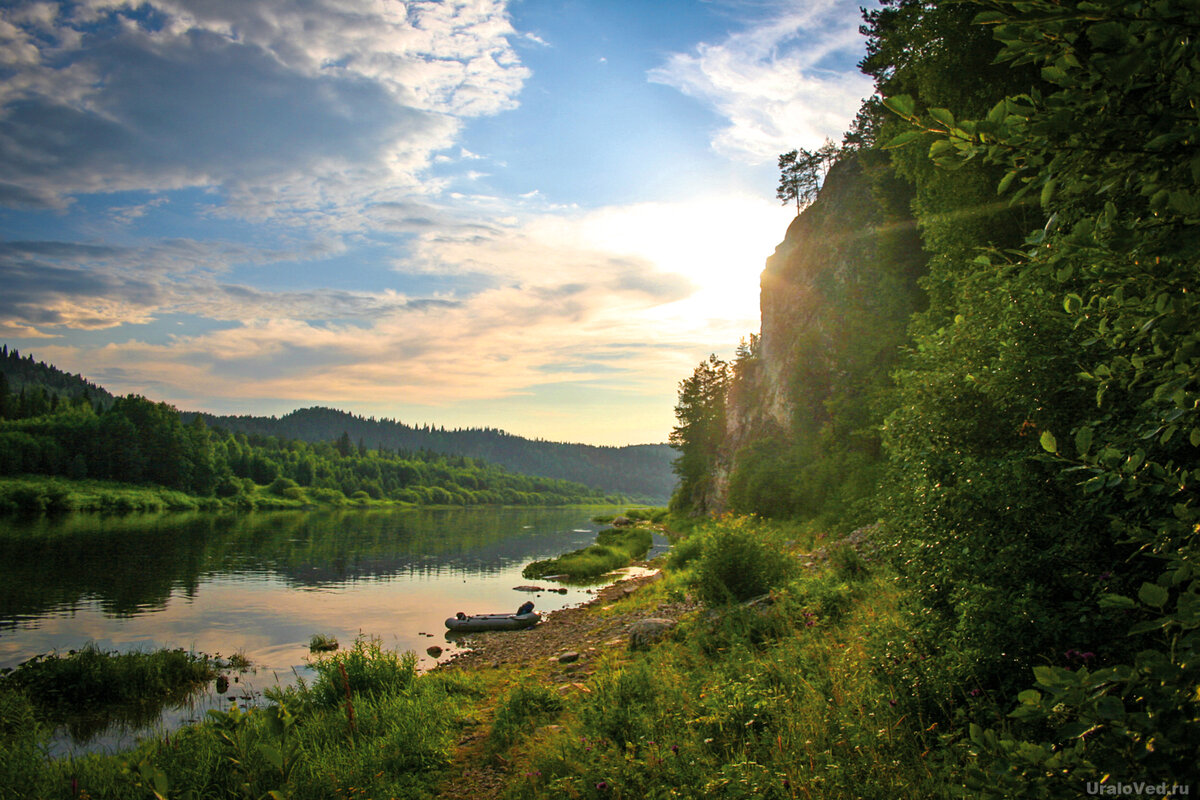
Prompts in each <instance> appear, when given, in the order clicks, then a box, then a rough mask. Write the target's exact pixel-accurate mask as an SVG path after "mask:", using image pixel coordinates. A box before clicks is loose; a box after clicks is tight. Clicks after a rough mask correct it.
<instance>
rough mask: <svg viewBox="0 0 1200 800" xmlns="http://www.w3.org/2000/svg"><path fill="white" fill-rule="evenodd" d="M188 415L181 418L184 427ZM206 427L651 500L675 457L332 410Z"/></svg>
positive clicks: (664, 493)
mask: <svg viewBox="0 0 1200 800" xmlns="http://www.w3.org/2000/svg"><path fill="white" fill-rule="evenodd" d="M194 416H196V414H195V413H190V412H188V413H184V420H185V422H186V421H191V419H192V417H194ZM199 416H201V417H203V419H204V421H205V423H206V424H207V425H209V426H210V427H218V428H224V429H226V430H229V431H234V432H240V433H247V434H249V433H257V434H260V435H263V436H278V437H281V438H289V439H301V440H303V441H306V442H327V441H332V440H334V439H337V438H338V437H340V436H341V435H342V434H343V433H345V434H348V435H349V437H350V440H351V441H352V442H353V443H355V444H359V443H362V444H363V445H365V446H366V447H369V448H373V449H374V448H378V447H381V446H382V447H385V448H388V449H393V450H410V451H418V450H430V451H433V452H436V453H447V454H450V455H462V456H470V457H471V458H482V459H484V460H485V461H489V462H491V463H493V464H499V465H501V466H504V467H507V468H508V469H510V470H513V471H514V472H521V473H524V474H526V475H541V476H544V477H547V478H560V479H563V480H569V481H576V482H578V483H582V484H585V485H587V486H591V487H594V488H597V489H604V490H606V491H612V492H620V493H622V494H628V495H632V496H635V497H644V498H647V499H651V500H663V501H665V499H666V498H667V497H669V496H670V494H671V490H672V489H673V488H674V486H675V475H674V473H673V472H672V470H671V461H672V459H673V458H674V451H673V450H671V448H670V447H669V446H667V445H665V444H640V445H627V446H625V447H597V446H594V445H586V444H569V443H564V442H547V441H543V440H541V439H526V438H524V437H521V436H513V435H512V434H509V433H505V432H504V431H502V430H498V429H496V428H467V429H460V430H446V429H445V428H434V427H431V426H428V425H426V426H423V427H415V426H412V425H406V424H404V423H403V422H399V421H397V420H393V419H375V418H374V417H370V418H366V417H359V416H355V415H354V414H349V413H347V412H345V411H339V410H337V409H333V408H321V407H314V408H304V409H300V410H298V411H293V412H292V413H290V414H285V415H284V416H282V417H252V416H215V415H212V414H199Z"/></svg>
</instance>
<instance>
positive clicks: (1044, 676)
mask: <svg viewBox="0 0 1200 800" xmlns="http://www.w3.org/2000/svg"><path fill="white" fill-rule="evenodd" d="M1033 677H1034V679H1035V680H1036V681H1037V682H1038V685H1039V686H1054V685H1055V684H1057V683H1060V681H1059V680H1058V675H1057V674H1056V672H1055V670H1054V667H1034V668H1033Z"/></svg>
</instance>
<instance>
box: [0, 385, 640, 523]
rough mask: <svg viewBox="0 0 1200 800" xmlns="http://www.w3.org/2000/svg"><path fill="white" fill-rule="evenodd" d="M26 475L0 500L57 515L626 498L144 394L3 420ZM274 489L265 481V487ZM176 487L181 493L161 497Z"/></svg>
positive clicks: (3, 462)
mask: <svg viewBox="0 0 1200 800" xmlns="http://www.w3.org/2000/svg"><path fill="white" fill-rule="evenodd" d="M22 474H24V475H29V476H32V475H45V476H61V477H64V478H69V480H63V481H54V480H49V481H47V480H44V479H43V480H42V482H41V483H40V484H39V483H38V482H37V481H36V480H33V479H31V478H25V479H21V480H20V482H19V483H17V484H16V485H14V486H13V488H11V489H9V490H7V491H3V492H0V510H18V511H27V512H42V513H54V512H61V511H68V510H106V511H129V510H134V509H154V508H163V507H174V508H179V507H185V508H186V507H190V508H196V507H198V506H201V505H212V504H213V503H212V502H211V501H210V500H209V499H208V498H213V497H219V498H221V504H222V505H226V506H233V507H239V508H268V507H269V508H286V507H292V508H302V507H305V506H307V505H311V504H314V503H323V504H335V505H336V504H343V503H345V502H346V501H347V498H350V497H355V496H356V495H357V500H358V501H365V502H367V503H368V504H369V503H371V502H380V501H383V500H384V498H390V499H391V500H392V501H393V502H403V503H410V504H414V505H464V506H465V505H481V504H490V505H557V504H567V503H584V502H605V501H611V502H616V501H619V500H620V499H622V498H618V497H612V496H606V495H604V494H603V493H601V492H599V491H597V490H594V489H589V488H587V487H585V486H583V485H581V484H575V483H569V482H567V481H563V480H557V479H550V478H541V477H534V476H529V475H518V474H516V473H511V472H508V471H507V470H505V469H503V468H501V467H498V466H495V465H492V464H487V463H484V462H482V461H477V460H475V459H471V458H466V457H462V456H444V455H438V454H434V453H429V452H417V453H392V452H385V451H379V450H376V451H365V452H364V451H360V450H358V449H355V448H350V449H349V450H347V452H346V453H345V454H343V453H342V452H341V450H339V449H338V448H337V447H336V445H335V444H334V443H331V442H326V443H323V444H319V445H315V446H314V445H309V444H307V443H304V442H298V441H294V440H292V441H288V440H280V439H277V438H275V437H262V436H251V437H247V436H245V435H241V434H238V435H234V434H229V433H225V432H221V431H212V430H209V429H208V428H207V427H206V426H205V424H204V422H203V420H202V419H201V418H200V417H194V418H193V421H192V422H191V423H189V424H188V425H186V426H185V425H184V424H183V423H182V422H181V418H180V415H179V414H178V412H176V411H175V409H173V408H171V407H170V406H167V405H165V404H162V403H151V402H150V401H148V400H145V399H144V398H140V397H134V396H130V397H124V398H118V399H117V400H115V401H114V402H113V403H112V404H111V405H110V406H109V407H108V408H107V409H104V410H102V411H101V412H100V413H99V414H97V413H96V412H95V411H93V410H92V408H91V406H65V407H63V408H62V409H60V410H58V411H56V412H54V413H50V412H47V413H45V414H42V415H40V416H35V417H29V418H23V419H17V420H10V421H0V476H17V475H22ZM84 477H86V478H87V479H89V480H91V481H94V480H119V481H121V482H124V483H132V484H140V485H143V486H154V487H160V488H159V489H157V490H156V491H157V492H158V495H157V499H155V498H154V497H152V496H150V495H145V494H143V495H141V496H131V495H129V493H128V492H123V491H117V492H112V493H105V492H101V494H100V496H99V497H92V498H84V497H76V495H82V494H84V493H85V492H83V491H81V488H82V487H80V486H79V484H80V481H81V479H83V478H84ZM260 486H262V487H264V488H263V489H261V490H260V489H259V487H260ZM164 491H171V492H175V493H176V495H177V496H176V495H170V496H168V495H163V494H162V492H164Z"/></svg>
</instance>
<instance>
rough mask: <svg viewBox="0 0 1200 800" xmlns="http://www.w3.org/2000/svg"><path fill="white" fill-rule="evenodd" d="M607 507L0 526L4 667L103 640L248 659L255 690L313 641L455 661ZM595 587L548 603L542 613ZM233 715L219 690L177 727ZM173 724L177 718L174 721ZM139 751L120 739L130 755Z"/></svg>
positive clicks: (123, 646) (546, 598)
mask: <svg viewBox="0 0 1200 800" xmlns="http://www.w3.org/2000/svg"><path fill="white" fill-rule="evenodd" d="M592 513H595V512H594V511H586V510H581V509H468V510H413V511H403V512H396V511H388V512H361V511H360V512H328V511H324V512H308V513H305V512H282V513H264V514H244V515H205V514H175V515H147V516H141V517H138V516H133V517H129V516H125V517H113V518H104V517H99V516H93V517H87V516H72V517H68V518H65V519H63V520H57V521H55V520H46V519H33V520H11V519H10V520H4V521H2V522H0V525H2V526H3V527H2V528H0V667H6V666H15V665H16V664H18V663H20V662H21V661H23V660H25V659H27V658H29V657H30V656H32V655H35V654H37V653H41V652H46V651H48V650H52V649H58V650H60V651H65V650H68V649H71V648H78V647H80V646H82V645H83V644H85V643H87V642H93V643H95V644H96V645H97V646H99V647H100V648H101V649H105V650H121V651H126V650H131V649H154V648H158V647H184V648H188V649H195V650H199V651H203V652H207V653H223V654H226V655H228V654H231V653H233V652H235V651H240V652H242V653H244V654H245V655H247V656H248V657H249V658H250V659H251V661H252V662H253V663H254V664H255V667H256V671H255V672H252V673H250V674H247V675H244V676H241V677H240V678H239V683H238V685H237V686H236V687H235V691H236V692H237V693H239V694H246V695H248V696H254V694H255V693H256V692H261V691H262V690H263V689H265V688H266V687H268V686H270V685H273V684H274V683H275V682H276V680H280V681H283V682H285V683H286V682H290V681H291V680H294V677H295V675H296V674H303V673H304V672H305V671H306V669H307V657H308V641H309V638H310V637H311V636H312V635H313V634H314V633H325V634H330V635H333V636H336V637H337V638H338V639H339V641H341V642H343V643H349V642H352V641H353V639H354V637H355V636H356V635H359V634H360V633H363V634H367V635H373V636H378V637H379V638H380V639H382V641H383V644H384V645H385V646H388V647H395V648H399V649H411V650H415V651H416V652H417V653H418V654H419V655H421V660H422V663H423V665H424V666H429V665H430V664H432V663H433V659H432V658H431V657H429V656H427V655H425V654H424V651H425V649H426V648H427V647H429V645H431V644H435V643H436V644H438V645H440V646H442V647H443V648H445V650H446V652H445V654H444V655H443V656H442V659H445V658H447V657H450V656H451V655H453V653H454V652H456V644H455V643H454V642H453V641H450V640H448V639H447V638H446V635H445V628H444V625H443V620H444V619H445V618H446V617H447V616H451V615H453V614H454V613H455V612H456V611H464V612H466V613H480V612H495V611H506V610H509V608H510V607H511V608H512V609H515V608H516V606H517V605H519V604H520V602H522V601H523V600H524V599H525V597H524V596H523V595H521V594H520V593H518V592H514V591H513V587H514V586H517V585H520V584H522V583H526V582H527V581H524V580H523V579H522V578H521V576H520V571H521V567H522V566H523V565H524V564H525V563H527V562H529V561H532V560H535V559H540V558H547V557H550V556H553V555H557V554H559V553H561V552H564V551H566V550H571V549H575V548H578V547H582V546H584V545H586V544H589V543H591V541H592V540H593V538H594V536H595V532H596V530H597V526H596V525H593V524H591V523H590V522H589V517H590V515H591V514H592ZM588 597H589V595H588V594H587V593H586V590H583V589H578V588H572V589H570V590H569V591H568V593H567V594H565V595H559V594H553V593H542V594H541V595H538V596H536V597H534V600H535V602H536V603H537V606H538V609H539V610H543V611H549V610H553V609H555V608H562V607H565V606H569V605H574V604H577V603H579V602H581V601H584V600H586V599H587V598H588ZM221 705H228V699H227V698H226V697H222V696H219V695H216V694H215V693H214V692H210V693H209V697H208V698H207V699H205V698H201V699H200V700H199V701H198V705H197V707H195V708H192V709H183V710H181V711H179V712H177V714H176V718H174V720H173V721H170V720H169V721H168V723H167V724H169V725H173V724H176V723H177V722H180V721H182V720H184V719H186V718H189V717H194V716H196V715H197V714H202V713H203V710H204V709H205V708H207V707H214V706H221ZM168 716H170V715H168ZM128 743H129V742H128V741H124V740H120V739H117V740H114V741H113V742H112V743H111V744H114V745H123V744H128Z"/></svg>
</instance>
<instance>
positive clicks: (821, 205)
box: [711, 156, 925, 514]
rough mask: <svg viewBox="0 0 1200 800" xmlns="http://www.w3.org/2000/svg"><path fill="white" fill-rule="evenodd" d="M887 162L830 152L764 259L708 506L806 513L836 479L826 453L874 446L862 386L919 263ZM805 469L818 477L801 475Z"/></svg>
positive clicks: (865, 451) (884, 358)
mask: <svg viewBox="0 0 1200 800" xmlns="http://www.w3.org/2000/svg"><path fill="white" fill-rule="evenodd" d="M889 174H890V173H887V172H885V171H884V170H880V169H874V168H872V166H871V165H870V164H869V163H864V161H862V160H861V159H860V158H859V157H856V156H850V157H847V158H845V159H843V160H842V161H839V162H838V163H837V164H835V165H834V166H833V168H832V169H831V170H830V172H829V175H828V176H827V178H826V181H825V184H824V186H823V188H822V190H821V192H820V195H819V196H818V198H817V199H816V201H815V202H813V203H812V205H810V206H809V207H808V208H806V209H805V210H804V211H803V213H801V214H800V215H799V216H797V217H796V219H795V220H794V221H793V222H792V224H791V225H790V226H789V227H788V230H787V235H786V236H785V238H784V240H783V242H781V243H780V244H779V246H778V247H777V248H776V249H775V253H774V255H772V256H771V257H770V258H768V259H767V263H766V269H765V270H764V271H763V273H762V280H761V287H762V288H761V300H760V307H761V311H762V322H761V325H762V327H761V335H760V336H759V337H758V338H757V341H756V342H754V346H752V347H750V348H749V349H748V352H743V354H742V357H740V358H739V359H738V360H737V362H736V364H735V367H734V369H735V374H734V378H733V380H732V383H731V386H730V389H729V394H728V401H727V407H726V420H727V422H726V425H727V428H726V436H725V442H724V445H723V447H722V451H721V457H720V459H719V463H718V468H717V471H716V475H715V476H714V478H715V481H714V486H715V490H714V497H713V498H712V499H711V507H712V508H711V510H724V509H726V508H732V509H733V510H740V511H758V512H760V513H762V512H764V511H766V512H770V511H777V512H778V513H788V514H794V513H805V511H806V510H812V509H811V506H813V505H814V503H818V504H819V503H820V502H822V500H821V498H824V497H827V496H828V495H829V493H830V492H835V491H836V490H837V488H838V487H836V486H832V485H830V484H831V483H833V482H836V481H837V479H838V476H837V469H836V465H835V464H833V463H826V462H830V459H831V458H832V459H833V461H844V458H842V456H844V455H845V453H846V452H851V451H852V452H853V453H855V454H858V455H860V456H863V457H866V458H871V457H872V456H873V455H874V457H876V458H877V455H878V438H877V436H875V435H874V428H876V427H877V426H878V422H879V420H878V419H877V418H875V417H874V416H873V412H872V410H871V405H872V398H873V397H875V396H876V395H877V394H878V393H879V392H880V391H881V390H883V389H885V388H886V386H887V385H888V383H889V378H888V376H889V373H890V371H891V370H892V369H893V368H894V366H895V364H896V361H897V358H898V356H899V353H900V349H901V345H902V343H903V341H904V331H905V326H906V324H907V320H908V317H909V316H910V315H911V313H912V312H913V310H915V308H916V307H917V304H918V302H919V297H920V292H919V290H918V289H917V285H916V281H917V278H918V276H919V275H920V274H922V272H923V268H924V263H925V257H924V254H923V253H922V251H921V247H920V242H919V239H918V237H917V232H916V228H915V225H914V223H913V221H912V218H911V216H910V214H909V210H908V209H909V203H910V195H909V193H908V189H907V187H906V186H904V185H902V184H899V183H897V182H896V181H895V180H894V179H892V178H890V177H887V175H889ZM835 456H836V457H835ZM822 465H824V466H825V467H828V468H829V469H817V468H818V467H821V466H822ZM771 473H774V475H772V474H771ZM804 473H808V480H809V482H810V483H811V482H814V481H815V482H817V483H820V484H823V485H816V486H807V487H806V486H804V485H803V484H804ZM782 474H787V475H789V476H795V475H799V477H800V478H801V480H800V482H799V483H800V484H801V485H800V486H798V487H797V486H793V485H792V484H793V482H792V481H786V482H785V481H781V480H779V478H780V476H781V475H782ZM764 494H765V495H767V496H763V495H764ZM782 495H786V496H782Z"/></svg>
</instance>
